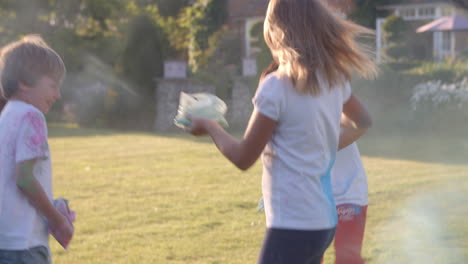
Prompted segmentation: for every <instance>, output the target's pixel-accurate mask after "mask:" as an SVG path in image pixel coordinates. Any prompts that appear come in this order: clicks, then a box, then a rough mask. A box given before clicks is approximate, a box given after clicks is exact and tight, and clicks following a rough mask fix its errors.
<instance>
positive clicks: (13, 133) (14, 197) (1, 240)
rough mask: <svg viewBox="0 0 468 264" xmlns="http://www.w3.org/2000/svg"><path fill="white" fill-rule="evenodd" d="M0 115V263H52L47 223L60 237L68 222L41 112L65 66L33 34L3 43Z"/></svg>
mask: <svg viewBox="0 0 468 264" xmlns="http://www.w3.org/2000/svg"><path fill="white" fill-rule="evenodd" d="M0 73H1V89H0V91H1V96H3V97H4V98H6V99H7V100H8V102H7V104H6V105H5V107H4V108H3V110H2V111H1V114H0V263H2V264H10V263H31V264H32V263H34V264H43V263H44V264H45V263H50V262H51V257H50V250H49V228H50V230H51V231H52V232H53V234H54V236H56V238H57V239H58V241H59V242H62V243H66V242H68V241H69V240H70V239H71V236H72V234H73V227H72V225H71V224H70V223H69V222H68V220H67V219H66V218H65V217H64V216H63V215H62V214H61V213H60V212H58V211H57V210H56V209H55V207H54V206H53V204H52V200H53V198H52V197H53V196H52V171H51V159H50V151H49V145H48V142H47V126H46V120H45V117H44V114H46V113H47V112H48V111H49V109H50V107H51V106H52V104H53V103H54V102H55V101H56V100H57V99H59V98H60V86H61V82H62V80H63V78H64V75H65V66H64V64H63V62H62V59H61V58H60V57H59V55H58V54H57V53H56V52H55V51H53V50H52V49H51V48H50V47H48V46H47V44H46V43H45V42H44V41H43V40H42V39H41V38H40V37H38V36H27V37H25V38H24V39H22V40H20V41H17V42H13V43H11V44H9V45H7V46H5V47H3V48H2V52H1V56H0Z"/></svg>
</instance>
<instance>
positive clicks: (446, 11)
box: [440, 6, 453, 16]
mask: <svg viewBox="0 0 468 264" xmlns="http://www.w3.org/2000/svg"><path fill="white" fill-rule="evenodd" d="M440 13H441V14H442V16H451V15H452V14H453V13H452V8H451V7H448V6H444V7H442V9H441V12H440Z"/></svg>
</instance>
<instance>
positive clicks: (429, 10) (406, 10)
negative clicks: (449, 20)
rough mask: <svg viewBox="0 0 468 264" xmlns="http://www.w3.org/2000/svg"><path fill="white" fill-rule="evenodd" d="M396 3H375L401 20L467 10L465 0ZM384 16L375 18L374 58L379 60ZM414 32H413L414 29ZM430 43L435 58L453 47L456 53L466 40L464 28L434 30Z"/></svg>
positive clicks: (427, 18)
mask: <svg viewBox="0 0 468 264" xmlns="http://www.w3.org/2000/svg"><path fill="white" fill-rule="evenodd" d="M395 2H398V3H395V4H390V5H384V6H381V7H378V10H379V11H380V12H384V13H386V14H387V15H398V16H400V17H401V18H402V19H403V20H406V21H410V22H421V23H422V24H424V23H429V22H431V21H433V20H436V19H438V18H441V17H444V16H452V15H464V16H466V15H467V14H468V2H467V1H465V0H405V1H395ZM384 22H385V18H378V19H377V21H376V34H377V61H381V60H382V55H381V54H382V48H383V46H384V45H385V44H384V39H383V33H382V25H383V23H384ZM415 34H416V33H415ZM424 34H432V43H428V45H431V48H432V50H433V54H434V58H439V59H442V58H443V57H445V56H448V55H449V54H451V53H452V49H454V48H455V47H456V50H455V53H458V52H461V51H463V50H465V49H466V45H467V44H468V43H467V42H466V41H467V38H468V35H467V34H468V33H467V32H455V33H451V32H448V31H444V32H433V33H424Z"/></svg>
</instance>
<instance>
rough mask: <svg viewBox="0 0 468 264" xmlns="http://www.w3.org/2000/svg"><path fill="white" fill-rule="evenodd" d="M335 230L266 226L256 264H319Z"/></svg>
mask: <svg viewBox="0 0 468 264" xmlns="http://www.w3.org/2000/svg"><path fill="white" fill-rule="evenodd" d="M335 230H336V229H335V228H332V229H326V230H314V231H306V230H289V229H277V228H268V229H267V230H266V234H265V239H264V241H263V247H262V251H261V252H260V257H259V259H258V264H320V261H321V260H322V257H323V254H324V252H325V250H326V249H327V248H328V246H329V245H330V243H331V242H332V240H333V237H334V236H335Z"/></svg>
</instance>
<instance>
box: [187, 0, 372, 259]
mask: <svg viewBox="0 0 468 264" xmlns="http://www.w3.org/2000/svg"><path fill="white" fill-rule="evenodd" d="M366 32H367V30H365V29H364V28H362V27H359V26H357V25H355V24H352V23H351V22H348V21H345V20H343V19H341V18H339V17H337V16H335V15H334V14H333V13H332V12H331V11H330V10H328V9H327V8H326V7H325V6H323V4H322V3H321V1H320V0H270V2H269V6H268V11H267V15H266V21H265V29H264V33H265V40H266V43H267V44H268V46H269V48H270V50H271V52H272V55H273V58H274V63H273V64H272V65H271V68H268V69H266V71H265V74H264V75H265V77H264V78H263V79H262V80H261V82H260V85H259V87H258V90H257V93H256V95H255V97H254V99H253V103H254V106H255V108H254V111H253V113H252V116H251V119H250V122H249V125H248V128H247V130H246V132H245V134H244V137H243V139H242V140H237V139H235V138H234V137H232V136H231V135H229V134H228V133H227V132H226V131H224V130H223V129H222V127H220V126H219V125H218V124H217V123H216V122H214V121H210V120H207V119H201V118H196V117H192V125H191V127H190V129H189V130H190V132H191V133H192V134H193V135H206V134H208V135H210V136H211V138H212V139H213V140H214V142H215V144H216V146H217V147H218V148H219V150H220V151H221V153H222V154H223V155H224V156H226V158H228V159H229V160H230V161H231V162H232V163H234V164H235V165H236V166H237V167H238V168H240V169H242V170H246V169H248V168H249V167H250V166H252V164H253V163H254V162H255V161H256V160H257V159H258V157H259V156H260V154H261V153H262V152H263V155H262V161H263V176H262V191H263V199H264V201H265V212H266V222H267V223H266V224H267V231H266V235H265V241H264V244H263V249H262V252H261V254H260V257H259V260H258V263H261V264H267V263H268V264H282V263H284V264H296V263H298V264H299V263H300V264H305V263H307V264H318V263H320V261H321V259H322V256H323V253H324V251H325V249H326V248H327V247H328V245H329V244H330V243H331V241H332V239H333V236H334V233H335V226H336V224H337V216H336V207H335V204H334V200H333V193H332V187H331V177H330V173H331V168H332V167H333V163H334V161H335V158H336V152H337V150H338V149H340V148H343V147H345V146H347V145H349V144H351V143H352V142H354V141H355V140H356V139H357V138H359V137H360V136H361V135H362V134H364V133H365V131H366V130H367V128H368V127H369V126H370V124H371V120H370V117H369V115H368V113H367V111H366V110H365V108H364V107H363V106H362V105H361V103H360V102H359V100H358V99H357V98H356V97H355V96H353V95H352V93H351V89H350V86H349V79H350V76H351V73H352V72H353V71H357V72H358V73H360V74H361V75H364V76H369V75H372V74H373V73H375V66H374V64H373V63H372V61H371V60H370V59H369V58H368V57H367V56H366V55H364V53H362V52H361V51H360V48H359V45H358V44H357V43H356V42H354V40H353V38H354V37H355V36H356V35H358V34H360V33H366ZM342 113H343V118H341V115H342ZM340 123H342V124H343V129H342V131H343V133H341V134H340Z"/></svg>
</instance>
